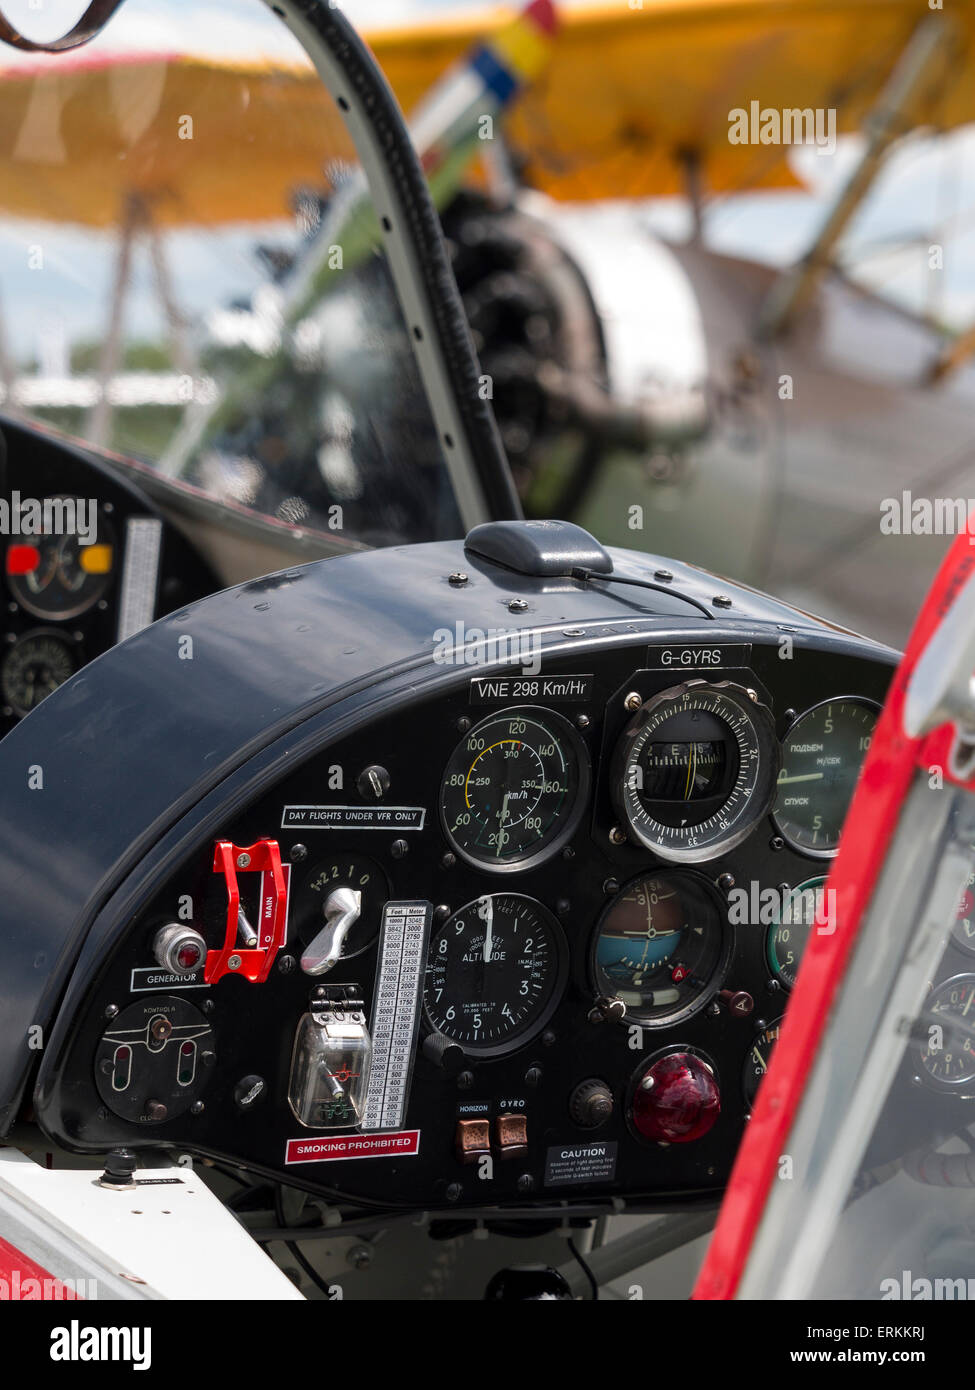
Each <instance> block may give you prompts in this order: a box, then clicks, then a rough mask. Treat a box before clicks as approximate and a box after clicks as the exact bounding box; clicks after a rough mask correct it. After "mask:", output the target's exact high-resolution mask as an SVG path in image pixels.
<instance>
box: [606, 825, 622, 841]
mask: <svg viewBox="0 0 975 1390" xmlns="http://www.w3.org/2000/svg"><path fill="white" fill-rule="evenodd" d="M609 842H610V844H611V845H625V844H626V831H625V830H623V829H622V827H621V826H618V825H614V826H613V828H612V830H610V832H609Z"/></svg>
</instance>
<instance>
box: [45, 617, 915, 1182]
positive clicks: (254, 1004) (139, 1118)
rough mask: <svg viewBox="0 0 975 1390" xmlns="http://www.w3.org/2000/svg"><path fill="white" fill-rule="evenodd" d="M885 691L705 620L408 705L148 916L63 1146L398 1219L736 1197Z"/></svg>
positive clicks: (197, 868) (121, 973) (818, 648)
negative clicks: (172, 1157) (237, 1170)
mask: <svg viewBox="0 0 975 1390" xmlns="http://www.w3.org/2000/svg"><path fill="white" fill-rule="evenodd" d="M675 655H676V657H677V662H676V665H675V664H674V660H673V659H674V657H675ZM891 672H892V662H891V657H890V655H889V654H885V653H883V652H882V651H880V650H879V649H872V648H870V647H869V645H868V644H863V647H862V649H860V650H853V649H852V647H848V649H847V650H837V649H836V646H835V644H833V643H831V642H829V641H824V642H823V643H822V644H821V645H820V644H818V643H817V642H815V641H812V642H810V643H808V644H797V645H796V647H795V649H794V650H790V654H789V657H788V659H783V658H782V644H781V641H780V640H779V637H778V635H777V634H774V633H770V634H769V636H768V637H767V638H766V639H763V640H754V639H753V640H750V641H748V642H747V643H746V642H742V643H736V644H732V645H728V644H717V645H711V646H709V645H708V644H706V643H704V642H702V641H701V639H700V636H699V635H698V634H696V633H695V634H693V635H692V636H688V638H687V640H686V641H684V642H681V643H675V642H673V641H670V642H668V643H667V644H663V643H660V644H654V643H653V642H648V641H647V640H646V639H645V638H641V639H640V641H639V642H633V641H632V640H631V641H629V642H628V641H626V640H625V638H622V637H620V638H619V639H618V640H617V642H616V645H612V646H606V647H603V648H602V649H600V650H598V651H593V650H589V651H584V650H580V651H579V652H577V653H575V654H573V655H565V654H562V655H560V656H559V657H558V658H557V659H551V658H545V660H544V661H543V663H542V667H541V670H540V671H539V672H536V673H535V674H527V673H523V672H520V671H519V672H518V673H517V674H516V675H509V674H503V675H502V677H500V678H499V679H497V680H492V679H490V678H487V677H482V678H477V679H475V678H472V679H470V680H465V681H464V682H462V683H458V682H457V681H456V680H455V681H453V682H452V683H451V686H450V688H449V690H447V691H446V692H441V693H436V692H435V693H433V694H432V695H431V694H426V695H422V696H420V695H417V694H415V693H414V694H413V695H409V696H406V697H403V698H401V699H400V700H399V701H397V703H396V704H395V705H394V706H393V707H388V708H386V709H385V710H383V711H382V712H381V713H380V714H378V715H377V716H376V717H374V718H372V719H371V720H368V721H366V722H360V723H359V724H358V725H357V727H356V728H354V729H353V730H351V731H350V732H348V733H347V734H345V735H343V736H341V737H334V738H332V739H330V740H329V741H328V742H327V743H326V744H325V745H323V746H322V747H321V748H320V749H319V750H318V751H317V752H314V753H313V754H312V755H311V756H310V757H307V758H306V759H304V760H302V761H301V762H300V763H299V764H298V765H296V766H295V767H294V768H293V769H292V770H290V771H288V772H287V773H286V775H284V776H283V777H279V778H278V779H277V780H275V781H274V782H273V784H272V785H270V786H267V787H264V788H262V789H260V790H259V791H258V793H257V794H256V795H254V796H253V797H252V798H251V799H250V801H249V803H248V805H247V806H246V807H244V808H243V809H242V810H241V811H240V812H239V813H237V814H235V815H234V816H232V817H230V818H228V819H226V820H225V821H223V822H222V823H221V824H220V825H219V826H218V827H217V828H216V831H215V833H213V834H208V835H207V836H206V837H205V839H201V840H200V841H199V842H198V843H197V844H196V845H195V846H194V848H193V850H192V852H191V853H189V854H186V855H183V857H182V858H181V860H180V862H179V863H178V865H175V866H174V867H173V868H172V870H171V872H170V873H169V874H168V876H167V879H166V882H165V884H164V885H163V886H162V887H161V888H159V889H158V890H157V891H155V892H154V893H153V894H152V896H151V898H150V900H148V901H146V902H145V903H143V904H140V905H136V906H135V908H134V910H133V912H132V915H131V920H130V921H129V925H128V926H127V928H126V930H125V932H124V935H123V936H122V937H121V938H120V939H119V940H118V942H117V944H116V945H115V947H114V948H113V949H112V951H111V953H110V954H109V955H108V956H107V958H106V959H104V960H103V962H102V964H101V967H100V968H99V970H98V971H97V972H95V973H94V974H93V975H92V977H91V979H90V982H89V984H88V986H87V988H86V997H85V1005H84V1008H83V1009H80V1010H79V1011H78V1012H77V1014H76V1016H75V1017H74V1018H73V1020H72V1023H71V1027H70V1030H69V1031H70V1035H69V1036H68V1037H66V1038H65V1039H64V1041H63V1043H62V1047H61V1056H60V1058H59V1060H58V1063H57V1072H58V1076H57V1084H56V1085H54V1086H51V1087H50V1088H48V1089H47V1090H46V1091H45V1093H44V1096H43V1104H42V1105H41V1107H40V1111H39V1113H40V1118H41V1120H42V1123H43V1125H44V1127H45V1128H46V1129H47V1130H48V1131H49V1132H50V1133H51V1134H52V1135H53V1136H54V1137H57V1138H59V1139H60V1140H61V1141H62V1142H65V1143H67V1144H68V1145H70V1146H75V1147H79V1148H85V1149H104V1148H106V1147H111V1146H113V1145H117V1144H126V1145H129V1146H136V1147H138V1146H139V1145H140V1144H143V1145H145V1144H154V1145H155V1144H164V1145H173V1146H175V1147H178V1148H180V1149H190V1150H195V1151H198V1152H201V1153H205V1154H211V1155H214V1156H221V1157H223V1158H226V1159H230V1160H232V1161H234V1162H237V1163H242V1164H245V1165H247V1166H249V1167H251V1168H254V1169H256V1170H259V1171H264V1172H268V1173H271V1174H273V1175H275V1176H276V1177H278V1178H279V1179H282V1180H284V1181H286V1182H289V1183H292V1184H294V1185H297V1186H303V1187H307V1188H309V1189H311V1190H318V1191H323V1192H327V1193H330V1194H338V1195H340V1196H342V1197H343V1198H346V1199H349V1200H352V1201H355V1202H360V1203H364V1204H376V1205H380V1206H408V1207H420V1208H431V1209H432V1208H436V1209H450V1208H458V1209H459V1208H464V1207H472V1206H486V1205H492V1206H493V1205H497V1204H503V1205H519V1206H521V1205H528V1206H530V1205H531V1204H532V1203H538V1202H551V1201H553V1200H557V1201H560V1202H561V1201H573V1200H575V1201H579V1202H591V1201H594V1200H606V1199H609V1198H612V1197H624V1198H627V1199H631V1200H634V1201H635V1200H642V1201H667V1200H668V1199H681V1198H688V1197H693V1196H697V1195H702V1194H707V1193H713V1192H716V1191H718V1190H720V1189H721V1187H722V1186H723V1185H724V1183H725V1181H726V1180H727V1176H728V1173H729V1171H730V1167H731V1164H732V1162H733V1159H734V1154H735V1151H736V1149H737V1145H738V1142H739V1140H740V1137H741V1133H742V1127H743V1125H744V1123H745V1120H746V1117H747V1113H748V1108H749V1106H750V1104H751V1101H752V1100H753V1098H754V1093H755V1089H756V1087H757V1080H756V1076H757V1075H758V1073H760V1071H761V1069H762V1066H763V1065H764V1064H765V1063H767V1060H768V1055H769V1054H770V1051H771V1047H772V1046H773V1045H774V1039H775V1036H776V1035H777V1027H778V1024H779V1022H780V1021H781V1018H782V1015H783V1013H784V1011H785V1008H786V1005H787V1002H788V991H789V988H790V986H791V983H793V982H794V979H795V971H796V969H797V968H798V959H797V953H799V952H800V951H801V941H802V939H803V933H804V932H805V933H806V934H808V932H809V931H810V930H814V929H815V928H816V925H817V924H819V925H822V926H823V928H824V929H829V926H828V919H827V918H823V919H822V922H820V920H819V918H818V917H817V912H818V910H819V907H818V904H819V901H820V900H819V899H817V898H816V896H815V893H816V888H815V885H816V884H817V883H819V882H820V880H821V878H822V875H823V874H824V873H825V872H826V871H827V869H828V864H824V862H823V856H824V854H825V853H828V848H827V847H826V846H827V844H828V840H827V835H828V833H829V826H830V825H831V824H832V823H833V821H834V820H835V818H836V816H837V814H839V819H840V821H841V820H842V814H841V813H840V812H841V811H842V806H841V802H842V799H843V798H844V797H846V798H847V799H848V797H849V795H850V794H851V792H852V787H853V782H854V780H855V772H856V769H855V768H853V769H852V772H851V769H850V767H849V766H848V765H847V764H848V762H849V758H850V757H851V756H853V757H857V756H859V755H860V754H861V753H862V750H861V749H859V747H858V741H859V740H860V739H861V738H868V737H869V733H868V732H864V731H863V730H860V729H859V725H857V726H856V727H855V728H854V731H853V733H852V734H851V733H850V730H849V728H848V724H849V720H847V719H846V717H845V713H844V711H846V710H847V707H848V706H850V705H851V704H852V706H853V707H855V710H856V712H857V718H859V711H861V710H862V711H867V710H876V709H877V708H878V707H879V704H880V703H881V702H882V700H883V698H884V694H885V691H886V687H887V684H888V682H889V679H890V676H891ZM831 702H835V704H836V716H834V715H831V714H830V713H828V710H829V708H830V704H831ZM811 710H817V711H827V712H826V713H822V714H820V715H817V719H818V721H819V722H818V724H817V725H816V727H815V729H814V734H815V737H811V736H810V737H808V738H806V737H804V738H803V739H802V740H801V742H800V741H799V740H797V739H795V738H793V739H792V742H791V744H789V745H788V753H789V755H790V756H791V762H790V757H789V756H785V755H784V751H783V740H787V738H788V736H789V734H790V731H793V730H795V729H796V728H800V727H801V722H802V719H803V716H804V715H805V713H806V712H807V711H811ZM661 714H662V717H659V718H658V717H657V716H660V715H661ZM834 717H835V725H834V723H833V722H832V721H833V720H834ZM854 722H855V721H854ZM827 726H828V727H827ZM833 727H838V728H839V730H840V734H841V737H840V740H839V741H838V742H837V743H836V744H835V745H834V744H833V743H831V742H830V738H831V730H832V729H833ZM865 728H866V726H864V729H865ZM648 731H649V732H648ZM817 739H818V740H819V742H820V744H821V745H822V746H821V748H820V749H819V752H818V754H817V750H816V748H815V747H814V744H815V743H816V740H817ZM837 748H838V749H840V753H839V754H837V753H836V752H835V749H837ZM851 750H852V751H851ZM817 757H818V759H819V760H818V761H817ZM790 768H792V769H793V770H792V771H791V772H790V771H789V769H790ZM780 774H782V775H784V776H786V777H789V776H794V777H796V778H800V779H804V780H802V781H799V782H796V783H791V782H785V783H782V784H780V783H779V780H778V779H779V776H780ZM795 788H799V789H800V792H801V795H800V797H799V799H800V801H801V803H802V804H801V805H792V806H790V808H789V816H788V817H786V816H785V813H784V798H785V797H787V796H788V797H790V799H793V800H794V799H795V796H796V792H795ZM810 788H812V790H810ZM818 807H821V808H822V809H817V808H818ZM628 811H629V814H628ZM817 817H820V818H821V819H820V825H819V826H818V827H817V828H813V827H814V822H815V821H816V818H817ZM786 819H788V823H789V827H790V831H791V833H790V836H789V837H787V836H786V835H784V834H783V833H782V829H783V822H784V821H785V820H786ZM794 826H798V827H799V829H798V830H796V829H794V828H793V827H794ZM824 826H825V827H826V829H825V830H824V829H823V827H824ZM698 827H704V829H703V830H699V829H698ZM804 834H805V836H806V838H807V839H809V838H810V837H812V836H814V835H816V834H819V835H820V837H821V838H820V842H819V844H818V845H815V844H814V845H810V846H809V849H810V850H812V851H815V852H807V850H806V849H804V848H803V847H802V839H803V835H804ZM691 840H697V841H698V843H696V844H692V845H689V843H688V842H689V841H691ZM833 847H834V848H835V845H834V846H833ZM688 848H690V850H691V851H692V852H691V854H690V855H687V854H685V853H683V852H682V851H685V850H687V849H688ZM810 885H813V886H812V887H810ZM235 895H236V896H235ZM165 933H168V935H164V934H165ZM181 952H182V954H180V953H181ZM161 962H162V963H161ZM204 962H205V963H204ZM323 963H324V964H323ZM214 971H216V972H217V974H216V976H214V974H213V972H214ZM208 978H209V979H210V982H209V983H207V979H208ZM377 1078H378V1079H377Z"/></svg>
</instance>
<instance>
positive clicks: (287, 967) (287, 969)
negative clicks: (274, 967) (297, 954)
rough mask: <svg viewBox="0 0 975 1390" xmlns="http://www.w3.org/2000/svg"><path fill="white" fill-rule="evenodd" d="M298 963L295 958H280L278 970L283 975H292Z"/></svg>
mask: <svg viewBox="0 0 975 1390" xmlns="http://www.w3.org/2000/svg"><path fill="white" fill-rule="evenodd" d="M296 963H297V962H296V961H295V958H294V956H278V970H280V972H281V974H282V975H290V974H291V972H292V971H293V970H294V968H295V965H296Z"/></svg>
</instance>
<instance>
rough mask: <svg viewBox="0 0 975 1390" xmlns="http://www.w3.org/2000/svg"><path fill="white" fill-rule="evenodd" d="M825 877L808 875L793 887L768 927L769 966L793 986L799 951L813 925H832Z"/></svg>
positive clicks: (798, 962)
mask: <svg viewBox="0 0 975 1390" xmlns="http://www.w3.org/2000/svg"><path fill="white" fill-rule="evenodd" d="M825 890H826V880H825V879H824V878H810V879H807V880H806V882H805V883H800V884H799V885H798V887H796V888H793V890H792V892H791V893H790V894H789V895H788V897H787V898H786V900H785V903H784V904H783V908H782V911H781V912H777V913H776V916H775V921H774V922H773V923H772V925H771V926H770V927H769V932H768V940H767V942H766V954H767V955H768V963H769V968H770V969H771V971H772V974H773V975H774V976H775V977H776V979H777V980H781V982H782V984H784V985H786V986H787V987H788V988H789V989H792V987H793V986H794V984H795V982H796V976H797V975H798V973H799V966H800V964H801V963H802V953H803V951H804V950H805V949H806V942H807V941H808V940H809V934H810V932H811V931H812V930H813V928H814V927H817V926H819V927H823V928H825V929H826V930H827V931H828V930H829V929H830V927H831V926H832V925H833V924H832V923H831V922H830V921H829V916H828V913H827V911H826V897H825Z"/></svg>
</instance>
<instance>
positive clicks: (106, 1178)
mask: <svg viewBox="0 0 975 1390" xmlns="http://www.w3.org/2000/svg"><path fill="white" fill-rule="evenodd" d="M134 1172H135V1154H134V1153H133V1152H132V1150H131V1149H113V1150H112V1152H111V1153H110V1154H109V1155H108V1157H107V1158H106V1160H105V1170H104V1172H103V1173H102V1175H101V1177H100V1178H99V1179H98V1181H99V1183H100V1185H101V1186H102V1187H126V1188H131V1187H135V1181H134V1180H133V1177H132V1174H133V1173H134Z"/></svg>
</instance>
